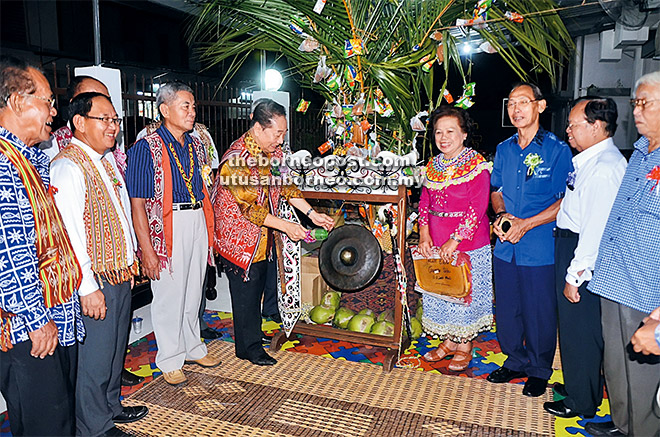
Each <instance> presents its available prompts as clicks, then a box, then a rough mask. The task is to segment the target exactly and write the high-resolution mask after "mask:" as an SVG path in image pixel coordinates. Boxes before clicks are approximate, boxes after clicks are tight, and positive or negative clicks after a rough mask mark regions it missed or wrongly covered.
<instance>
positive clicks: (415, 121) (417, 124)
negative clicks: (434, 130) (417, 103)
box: [410, 111, 429, 132]
mask: <svg viewBox="0 0 660 437" xmlns="http://www.w3.org/2000/svg"><path fill="white" fill-rule="evenodd" d="M428 115H429V113H428V111H422V112H418V113H417V115H415V116H414V117H413V118H411V119H410V127H411V128H412V130H414V131H415V132H424V131H425V130H426V126H425V125H424V122H423V121H422V117H428Z"/></svg>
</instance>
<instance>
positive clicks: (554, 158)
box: [490, 128, 573, 266]
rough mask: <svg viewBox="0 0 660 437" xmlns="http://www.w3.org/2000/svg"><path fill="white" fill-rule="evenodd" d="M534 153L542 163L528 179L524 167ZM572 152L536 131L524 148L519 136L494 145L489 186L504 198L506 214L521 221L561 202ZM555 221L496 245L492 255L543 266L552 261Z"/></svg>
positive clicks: (518, 262) (524, 264)
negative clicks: (527, 158) (529, 156)
mask: <svg viewBox="0 0 660 437" xmlns="http://www.w3.org/2000/svg"><path fill="white" fill-rule="evenodd" d="M534 154H537V155H538V156H539V157H540V158H541V160H542V161H543V162H541V163H540V164H539V165H538V166H537V167H536V168H535V170H534V174H533V175H531V176H527V172H528V167H527V165H525V164H524V161H525V158H526V157H527V156H528V155H534ZM571 160H572V154H571V150H570V148H569V147H568V145H567V144H566V143H564V142H563V141H560V140H559V139H558V138H557V137H556V136H555V135H554V134H553V133H552V132H548V131H546V130H544V129H543V128H539V130H538V132H537V133H536V135H535V136H534V139H533V140H532V141H531V142H530V143H529V145H528V146H527V147H525V148H524V149H521V148H520V146H519V145H518V134H517V133H516V134H515V135H513V136H512V137H511V138H509V139H507V140H505V141H503V142H501V143H500V144H499V145H498V146H497V152H496V153H495V161H494V163H493V173H492V174H491V177H490V183H491V184H492V185H493V187H497V188H498V189H499V190H500V191H501V192H502V195H503V197H504V206H505V208H506V211H507V212H508V213H510V214H513V215H514V216H516V217H520V218H529V217H532V216H535V215H536V214H538V213H540V212H541V211H543V210H545V209H547V208H548V207H549V206H550V205H552V204H553V203H555V202H556V201H557V200H558V199H561V198H562V197H563V195H564V191H565V190H566V177H567V176H568V173H569V172H570V171H572V170H573V163H572V161H571ZM554 227H555V222H554V221H553V222H551V223H546V224H544V225H540V226H537V227H535V228H533V229H530V230H529V231H528V232H527V233H526V234H525V235H523V237H522V238H521V239H520V241H519V242H518V243H516V244H511V243H510V242H508V241H505V242H504V243H502V242H501V241H499V240H498V241H497V243H496V244H495V251H494V253H493V254H494V255H495V256H496V257H498V258H500V259H501V260H503V261H507V262H511V260H512V259H513V257H514V255H515V261H516V264H517V265H520V266H546V265H551V264H554V262H555V245H554V237H553V235H552V230H553V228H554Z"/></svg>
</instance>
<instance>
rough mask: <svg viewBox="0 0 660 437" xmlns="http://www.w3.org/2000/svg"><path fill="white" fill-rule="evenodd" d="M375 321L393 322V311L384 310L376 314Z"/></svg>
mask: <svg viewBox="0 0 660 437" xmlns="http://www.w3.org/2000/svg"><path fill="white" fill-rule="evenodd" d="M376 321H377V322H392V323H394V311H392V310H385V311H383V312H382V313H380V314H378V318H377V319H376Z"/></svg>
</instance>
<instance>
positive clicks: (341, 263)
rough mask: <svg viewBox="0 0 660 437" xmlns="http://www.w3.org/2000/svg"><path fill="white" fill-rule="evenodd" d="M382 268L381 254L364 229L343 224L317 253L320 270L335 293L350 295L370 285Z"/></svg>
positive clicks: (372, 237) (372, 238) (371, 235)
mask: <svg viewBox="0 0 660 437" xmlns="http://www.w3.org/2000/svg"><path fill="white" fill-rule="evenodd" d="M382 268H383V252H382V251H381V250H380V244H378V240H376V237H374V235H373V234H372V233H371V231H369V229H367V228H365V227H364V226H359V225H344V226H340V227H338V228H336V229H334V230H333V231H331V232H330V234H328V238H327V239H326V240H325V241H324V242H323V244H322V245H321V249H320V251H319V270H320V271H321V276H323V279H324V280H325V282H327V283H328V285H330V286H331V287H332V288H334V289H335V290H339V291H343V292H352V291H359V290H362V289H364V288H366V287H368V286H369V285H371V283H373V282H374V281H375V280H376V278H377V277H378V275H379V274H380V271H381V269H382Z"/></svg>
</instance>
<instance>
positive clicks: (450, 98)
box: [442, 88, 454, 105]
mask: <svg viewBox="0 0 660 437" xmlns="http://www.w3.org/2000/svg"><path fill="white" fill-rule="evenodd" d="M442 97H444V98H445V100H446V101H447V103H449V104H450V105H451V104H452V103H454V96H452V95H451V93H450V92H449V90H448V89H447V88H445V89H444V91H442Z"/></svg>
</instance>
